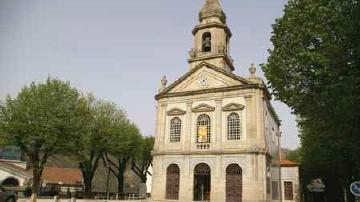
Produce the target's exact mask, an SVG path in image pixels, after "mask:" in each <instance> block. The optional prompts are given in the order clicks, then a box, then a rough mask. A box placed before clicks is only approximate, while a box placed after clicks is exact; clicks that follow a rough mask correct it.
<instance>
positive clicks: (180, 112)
mask: <svg viewBox="0 0 360 202" xmlns="http://www.w3.org/2000/svg"><path fill="white" fill-rule="evenodd" d="M184 114H186V111H184V110H182V109H179V108H173V109H171V110H169V111H167V115H168V116H179V115H184Z"/></svg>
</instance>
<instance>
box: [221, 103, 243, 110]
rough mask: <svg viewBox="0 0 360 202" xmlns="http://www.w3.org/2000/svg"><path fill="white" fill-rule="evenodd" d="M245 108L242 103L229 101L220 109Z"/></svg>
mask: <svg viewBox="0 0 360 202" xmlns="http://www.w3.org/2000/svg"><path fill="white" fill-rule="evenodd" d="M244 108H245V106H244V105H242V104H237V103H230V104H227V105H225V106H224V107H223V108H222V110H223V111H239V110H243V109H244Z"/></svg>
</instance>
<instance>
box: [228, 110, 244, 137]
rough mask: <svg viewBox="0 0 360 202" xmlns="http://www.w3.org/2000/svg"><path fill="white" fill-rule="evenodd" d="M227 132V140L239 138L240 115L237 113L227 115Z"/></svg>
mask: <svg viewBox="0 0 360 202" xmlns="http://www.w3.org/2000/svg"><path fill="white" fill-rule="evenodd" d="M227 133H228V140H240V138H241V125H240V117H239V115H238V114H237V113H231V114H230V115H229V116H228V117H227Z"/></svg>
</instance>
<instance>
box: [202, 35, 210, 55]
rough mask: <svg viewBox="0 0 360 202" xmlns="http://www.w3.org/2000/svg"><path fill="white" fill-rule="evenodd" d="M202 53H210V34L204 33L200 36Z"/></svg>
mask: <svg viewBox="0 0 360 202" xmlns="http://www.w3.org/2000/svg"><path fill="white" fill-rule="evenodd" d="M202 51H203V52H211V34H210V32H205V33H204V34H203V35H202Z"/></svg>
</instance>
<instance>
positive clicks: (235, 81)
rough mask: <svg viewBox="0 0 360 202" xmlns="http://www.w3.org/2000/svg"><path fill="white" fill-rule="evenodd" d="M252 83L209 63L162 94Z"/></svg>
mask: <svg viewBox="0 0 360 202" xmlns="http://www.w3.org/2000/svg"><path fill="white" fill-rule="evenodd" d="M250 83H251V82H250V81H248V80H246V79H244V78H241V77H239V76H236V75H235V74H233V73H231V72H227V71H225V70H223V69H221V68H218V67H215V66H213V65H211V64H209V63H206V62H202V63H201V64H200V65H198V66H197V67H195V68H193V69H192V70H190V71H189V72H188V73H186V74H185V75H184V76H182V77H181V78H180V79H178V80H177V81H175V82H174V83H173V84H171V85H170V86H169V87H167V88H166V89H164V90H163V91H162V92H161V93H160V94H168V93H181V92H193V91H202V90H207V89H218V88H225V87H231V86H240V85H247V84H250Z"/></svg>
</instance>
